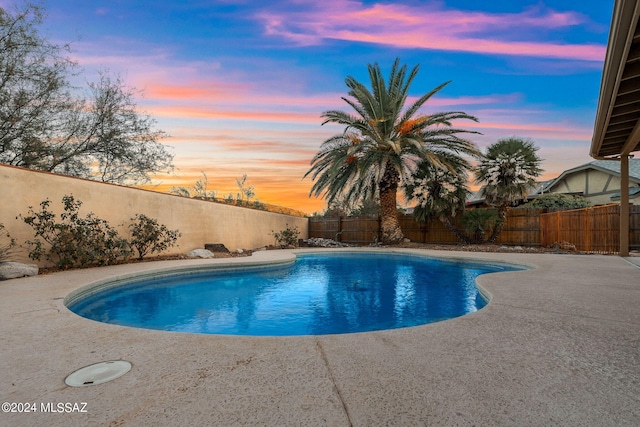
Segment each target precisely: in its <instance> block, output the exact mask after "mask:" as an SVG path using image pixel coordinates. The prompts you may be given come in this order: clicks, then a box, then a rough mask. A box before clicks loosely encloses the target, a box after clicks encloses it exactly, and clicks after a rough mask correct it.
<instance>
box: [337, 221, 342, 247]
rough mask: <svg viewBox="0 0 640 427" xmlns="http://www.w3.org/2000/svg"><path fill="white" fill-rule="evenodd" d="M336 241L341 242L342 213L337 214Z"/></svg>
mask: <svg viewBox="0 0 640 427" xmlns="http://www.w3.org/2000/svg"><path fill="white" fill-rule="evenodd" d="M336 241H337V242H342V215H338V231H337V233H336Z"/></svg>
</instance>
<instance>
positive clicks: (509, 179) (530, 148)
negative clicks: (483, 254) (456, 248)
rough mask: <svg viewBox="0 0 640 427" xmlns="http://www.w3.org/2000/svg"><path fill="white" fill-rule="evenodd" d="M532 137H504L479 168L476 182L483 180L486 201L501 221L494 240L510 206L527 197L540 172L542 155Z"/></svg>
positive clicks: (490, 147)
mask: <svg viewBox="0 0 640 427" xmlns="http://www.w3.org/2000/svg"><path fill="white" fill-rule="evenodd" d="M536 151H538V148H537V147H536V146H535V145H534V143H533V141H532V140H530V139H523V138H517V137H511V138H506V139H501V140H499V141H498V142H496V143H495V144H492V145H490V146H489V147H488V148H487V152H486V154H485V158H484V159H483V160H482V161H481V162H480V164H479V165H478V166H477V168H476V182H478V183H482V184H484V189H483V194H484V197H485V200H486V202H487V204H489V205H491V206H495V207H496V208H497V209H498V216H499V221H498V223H497V224H496V226H495V228H494V229H493V233H491V237H489V240H488V241H489V242H490V243H494V242H495V240H496V238H497V237H498V235H499V234H500V232H501V231H502V227H503V226H504V222H505V220H506V218H507V210H508V209H509V208H510V207H511V206H513V205H515V204H516V203H517V202H518V201H520V200H526V199H527V194H528V193H529V190H530V189H532V188H534V187H535V185H536V177H538V176H540V174H541V173H542V169H540V163H541V162H542V159H540V157H538V155H537V154H536Z"/></svg>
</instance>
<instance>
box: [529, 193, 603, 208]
mask: <svg viewBox="0 0 640 427" xmlns="http://www.w3.org/2000/svg"><path fill="white" fill-rule="evenodd" d="M589 206H591V202H590V201H589V200H587V199H585V198H584V197H582V196H574V195H571V194H561V193H548V194H542V195H540V196H538V197H536V198H535V199H533V200H532V201H530V202H529V203H525V204H524V205H521V206H518V208H521V209H545V208H546V209H552V210H568V209H581V208H587V207H589Z"/></svg>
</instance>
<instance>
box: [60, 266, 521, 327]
mask: <svg viewBox="0 0 640 427" xmlns="http://www.w3.org/2000/svg"><path fill="white" fill-rule="evenodd" d="M515 269H518V268H517V267H507V266H504V265H486V264H479V263H473V262H457V261H445V260H439V259H434V258H426V257H418V256H410V255H401V254H371V253H360V254H356V253H334V254H309V255H303V256H298V258H297V260H296V262H295V263H294V264H292V265H289V266H285V267H277V268H265V269H259V270H250V271H241V270H234V271H231V272H229V271H226V272H207V273H199V274H186V275H181V276H177V277H176V276H172V277H167V278H158V279H153V280H145V281H138V282H135V283H131V284H128V285H124V286H118V287H116V288H112V289H110V290H107V291H104V292H100V293H98V294H95V295H92V296H90V297H87V298H84V299H81V300H80V301H78V302H77V303H75V304H73V305H72V306H70V307H69V309H70V310H71V311H73V312H74V313H76V314H78V315H80V316H83V317H86V318H89V319H93V320H97V321H100V322H106V323H113V324H117V325H123V326H134V327H139V328H148V329H160V330H165V331H175V332H191V333H201V334H232V335H254V336H255V335H267V336H284V335H323V334H343V333H351V332H364V331H375V330H382V329H394V328H404V327H409V326H416V325H422V324H426V323H431V322H437V321H441V320H446V319H451V318H454V317H458V316H463V315H465V314H467V313H472V312H475V311H477V310H479V309H481V308H482V307H484V306H485V305H486V300H485V299H484V298H483V297H482V296H481V295H480V293H479V292H478V289H477V288H476V286H475V279H476V277H477V276H478V275H480V274H484V273H489V272H497V271H508V270H515Z"/></svg>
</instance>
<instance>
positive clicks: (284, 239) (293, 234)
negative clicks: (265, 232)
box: [271, 224, 300, 248]
mask: <svg viewBox="0 0 640 427" xmlns="http://www.w3.org/2000/svg"><path fill="white" fill-rule="evenodd" d="M286 227H287V228H285V229H284V230H280V231H278V232H275V231H271V235H272V236H273V237H275V239H276V243H277V244H278V245H279V246H280V247H281V248H285V247H287V246H296V244H297V243H298V236H299V235H300V230H298V226H297V225H296V226H294V227H293V228H292V227H289V224H286Z"/></svg>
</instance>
